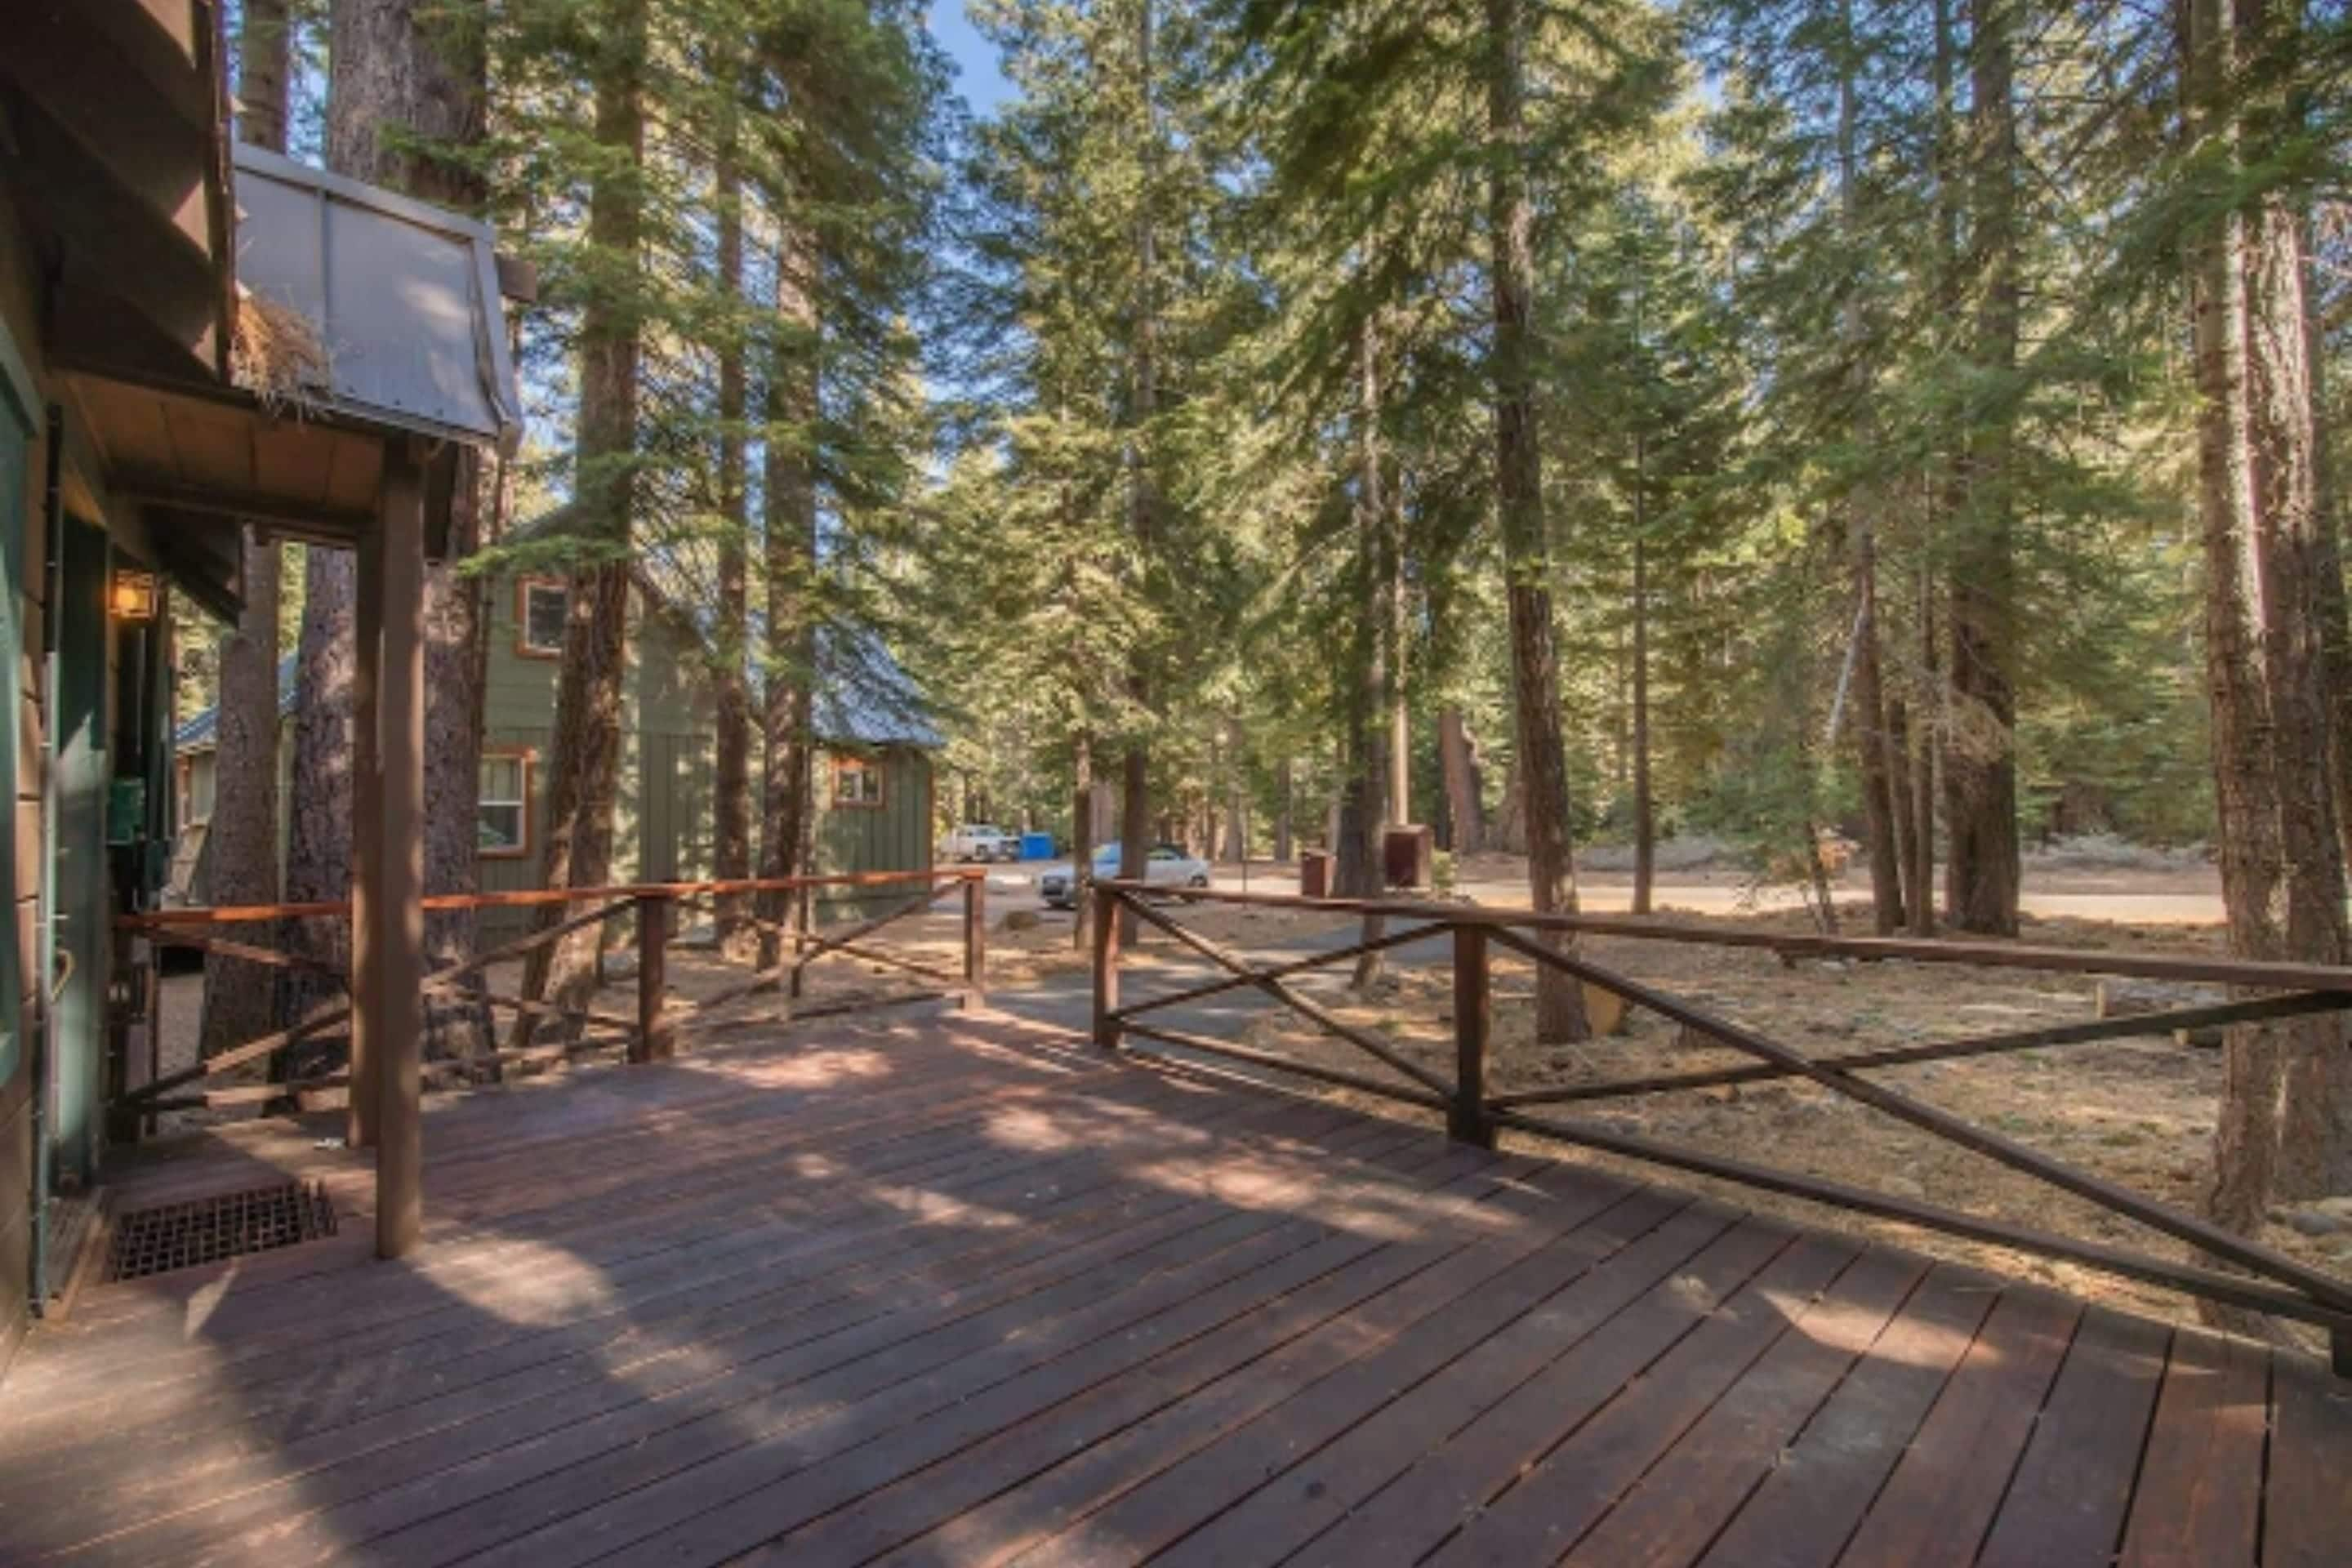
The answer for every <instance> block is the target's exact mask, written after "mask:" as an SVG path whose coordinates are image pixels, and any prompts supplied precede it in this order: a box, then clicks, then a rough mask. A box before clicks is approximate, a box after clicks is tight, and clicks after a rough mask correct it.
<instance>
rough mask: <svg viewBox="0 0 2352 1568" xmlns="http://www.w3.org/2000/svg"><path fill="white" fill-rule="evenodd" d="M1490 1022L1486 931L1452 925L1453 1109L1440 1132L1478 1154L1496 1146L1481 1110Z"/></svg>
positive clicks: (1489, 1122) (1487, 1117) (1491, 1008)
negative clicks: (1470, 1145) (1472, 1145)
mask: <svg viewBox="0 0 2352 1568" xmlns="http://www.w3.org/2000/svg"><path fill="white" fill-rule="evenodd" d="M1494 1022H1495V1019H1494V1005H1493V997H1492V992H1491V989H1490V987H1489V985H1488V984H1487V968H1486V927H1484V926H1481V925H1471V924H1467V923H1465V924H1461V925H1457V926H1455V927H1454V1104H1453V1106H1452V1107H1451V1108H1450V1109H1449V1110H1447V1111H1446V1114H1445V1131H1446V1135H1447V1136H1449V1137H1451V1138H1454V1139H1457V1140H1459V1141H1460V1142H1465V1143H1475V1144H1476V1145H1477V1146H1478V1147H1479V1148H1481V1149H1492V1148H1493V1147H1494V1146H1495V1121H1494V1118H1493V1117H1492V1116H1490V1115H1489V1114H1488V1113H1487V1110H1486V1043H1487V1041H1488V1039H1489V1037H1491V1036H1492V1035H1493V1032H1494Z"/></svg>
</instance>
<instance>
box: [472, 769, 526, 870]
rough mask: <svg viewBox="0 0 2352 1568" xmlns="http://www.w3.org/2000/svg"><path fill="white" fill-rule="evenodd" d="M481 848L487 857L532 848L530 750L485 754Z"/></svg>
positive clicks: (478, 835) (480, 828)
mask: <svg viewBox="0 0 2352 1568" xmlns="http://www.w3.org/2000/svg"><path fill="white" fill-rule="evenodd" d="M478 822H479V824H480V827H479V831H478V834H477V835H476V840H475V841H476V844H477V845H478V851H479V853H480V854H482V855H483V856H485V857H495V856H513V855H524V854H528V853H530V753H529V752H492V753H488V754H486V755H484V757H483V758H482V786H481V796H480V800H479V802H478Z"/></svg>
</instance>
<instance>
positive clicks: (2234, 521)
mask: <svg viewBox="0 0 2352 1568" xmlns="http://www.w3.org/2000/svg"><path fill="white" fill-rule="evenodd" d="M2184 46H2185V49H2186V58H2184V59H2183V61H2182V86H2183V89H2184V96H2185V98H2186V100H2187V107H2188V116H2187V124H2186V131H2187V133H2188V135H2189V139H2190V153H2191V154H2192V156H2198V157H2201V158H2203V159H2205V160H2207V161H2209V163H2210V164H2212V165H2215V166H2217V167H2218V166H2221V165H2222V164H2223V163H2225V161H2226V159H2227V153H2226V148H2227V147H2228V145H2229V144H2230V142H2232V141H2233V140H2234V128H2233V126H2232V124H2231V115H2230V110H2229V108H2228V103H2227V92H2228V87H2227V83H2228V79H2229V75H2230V72H2231V40H2230V37H2229V32H2228V29H2227V26H2226V23H2225V21H2224V16H2223V0H2189V3H2188V5H2187V15H2186V36H2185V38H2184ZM2217 177H2218V176H2217ZM2242 243H2243V237H2242V232H2241V228H2240V224H2239V220H2238V217H2237V216H2236V215H2235V214H2229V215H2226V216H2221V217H2219V218H2217V219H2216V220H2214V221H2213V222H2212V223H2210V225H2208V226H2206V227H2205V228H2204V229H2203V230H2202V231H2200V232H2199V233H2197V234H2195V235H2193V236H2192V237H2191V238H2190V240H2189V244H2188V246H2187V266H2188V274H2189V330H2190V337H2191V342H2192V344H2193V347H2194V355H2195V359H2194V373H2195V378H2196V384H2197V479H2198V510H2199V514H2200V521H2201V525H2202V534H2203V541H2204V553H2205V647H2206V654H2205V660H2206V671H2205V673H2206V683H2207V689H2208V692H2209V695H2210V699H2211V703H2212V723H2213V740H2212V746H2213V782H2214V797H2215V805H2216V806H2217V808H2218V816H2219V819H2220V827H2221V833H2220V841H2219V852H2218V855H2217V857H2216V858H2217V859H2218V862H2219V864H2220V868H2221V897H2222V901H2223V903H2224V905H2225V906H2226V908H2227V910H2228V913H2229V921H2230V944H2231V949H2232V950H2233V951H2235V952H2238V953H2240V954H2241V955H2243V956H2246V957H2252V958H2274V957H2278V956H2281V947H2282V942H2281V940H2280V939H2281V935H2282V933H2281V931H2280V930H2279V927H2278V923H2277V921H2276V919H2275V916H2274V913H2273V906H2272V898H2273V889H2274V883H2275V879H2276V877H2277V873H2278V868H2279V863H2280V858H2281V854H2282V850H2281V845H2280V841H2279V826H2278V820H2277V814H2276V802H2275V798H2274V795H2273V791H2274V789H2275V787H2276V781H2275V778H2274V776H2273V773H2272V772H2271V767H2270V738H2269V729H2270V711H2269V708H2270V704H2269V693H2268V691H2267V689H2265V682H2264V680H2263V647H2262V631H2261V626H2262V619H2261V617H2262V605H2261V601H2260V597H2259V595H2260V592H2261V588H2260V576H2259V572H2258V570H2257V568H2256V566H2255V563H2254V560H2253V555H2254V550H2255V542H2256V532H2255V525H2254V519H2253V509H2252V483H2251V474H2250V471H2249V466H2248V461H2247V458H2248V434H2249V432H2248V421H2247V409H2246V393H2245V369H2246V367H2245V342H2246V340H2245V333H2244V319H2245V303H2244V289H2243V274H2242V262H2241V260H2240V257H2239V250H2240V247H2241V246H2242ZM2280 1081H2281V1070H2280V1040H2279V1035H2278V1031H2277V1030H2276V1029H2274V1028H2272V1027H2269V1026H2263V1025H2248V1026H2240V1027H2237V1028H2233V1029H2231V1030H2230V1031H2229V1034H2228V1037H2227V1040H2226V1043H2225V1044H2224V1046H2223V1048H2222V1087H2221V1110H2220V1115H2219V1117H2218V1119H2217V1121H2216V1124H2215V1127H2214V1132H2213V1163H2214V1184H2213V1188H2212V1190H2211V1192H2210V1194H2208V1195H2207V1206H2208V1209H2209V1210H2210V1213H2211V1214H2212V1215H2213V1217H2214V1218H2216V1219H2217V1220H2219V1221H2221V1223H2222V1224H2224V1225H2227V1226H2231V1228H2232V1229H2236V1230H2242V1231H2248V1232H2252V1231H2253V1230H2255V1229H2256V1228H2258V1227H2259V1226H2261V1224H2262V1221H2263V1211H2264V1209H2265V1207H2266V1206H2267V1205H2268V1204H2269V1201H2270V1196H2271V1192H2272V1188H2273V1173H2274V1170H2275V1165H2276V1160H2277V1151H2278V1133H2279V1108H2278V1095H2279V1086H2280Z"/></svg>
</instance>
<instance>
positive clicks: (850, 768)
mask: <svg viewBox="0 0 2352 1568" xmlns="http://www.w3.org/2000/svg"><path fill="white" fill-rule="evenodd" d="M833 804H834V805H857V806H878V805H881V804H882V764H881V763H876V762H870V761H868V760H867V759H866V758H864V757H835V759H834V763H833Z"/></svg>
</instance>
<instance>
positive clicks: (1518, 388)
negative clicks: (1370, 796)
mask: <svg viewBox="0 0 2352 1568" xmlns="http://www.w3.org/2000/svg"><path fill="white" fill-rule="evenodd" d="M1526 22H1527V18H1526V9H1525V0H1486V31H1487V37H1486V47H1487V64H1486V133H1487V137H1488V140H1489V142H1491V144H1492V153H1493V158H1492V161H1491V167H1492V174H1491V176H1490V178H1491V181H1492V185H1491V188H1490V190H1489V193H1488V224H1489V228H1490V235H1489V238H1490V241H1491V244H1492V247H1493V252H1494V254H1493V258H1492V272H1493V282H1492V286H1493V289H1494V313H1495V336H1494V342H1493V344H1492V345H1491V347H1490V349H1489V351H1488V352H1489V353H1490V355H1491V358H1492V361H1493V365H1494V397H1495V505H1496V515H1497V517H1498V518H1499V520H1500V521H1501V531H1502V540H1503V565H1504V571H1505V572H1506V574H1507V577H1508V586H1507V592H1508V600H1509V609H1510V633H1511V695H1512V710H1513V716H1514V718H1515V719H1516V721H1517V731H1518V734H1517V740H1518V756H1517V764H1518V771H1519V777H1520V782H1521V784H1522V786H1523V788H1524V791H1525V796H1524V799H1525V804H1526V811H1527V835H1528V894H1529V897H1530V900H1531V901H1532V902H1533V904H1534V907H1535V908H1536V909H1537V910H1540V911H1543V912H1545V913H1552V912H1556V911H1563V912H1565V911H1573V910H1575V908H1576V866H1575V860H1574V858H1573V852H1572V850H1571V849H1570V844H1569V837H1568V752H1567V747H1566V745H1565V743H1564V742H1562V740H1561V737H1560V721H1559V653H1558V650H1557V648H1556V647H1555V645H1554V641H1553V638H1554V632H1553V627H1552V610H1551V554H1550V544H1549V540H1548V538H1547V537H1546V534H1545V528H1544V497H1543V455H1542V451H1541V448H1540V447H1538V445H1537V441H1538V428H1539V423H1538V418H1537V408H1536V376H1535V363H1534V348H1535V345H1534V341H1533V340H1534V326H1533V315H1534V288H1535V250H1534V234H1533V226H1534V221H1535V217H1534V206H1533V203H1532V202H1531V201H1530V199H1529V197H1528V173H1527V167H1526V158H1527V126H1526V113H1525V99H1526V92H1527V84H1526V68H1525V64H1524V59H1523V55H1524V51H1525V47H1526V38H1525V37H1524V35H1525V31H1526ZM1550 940H1551V941H1552V942H1554V944H1555V945H1559V946H1563V947H1572V946H1573V945H1574V944H1573V943H1572V942H1570V941H1569V940H1568V939H1567V938H1566V937H1564V936H1559V935H1554V936H1553V937H1552V938H1551V939H1550ZM1587 1033H1588V1030H1587V1028H1586V1025H1585V1018H1584V997H1583V994H1582V992H1581V990H1580V988H1579V987H1578V985H1577V984H1576V982H1575V981H1574V980H1573V979H1572V978H1571V977H1570V976H1569V975H1567V974H1564V973H1560V972H1559V971H1557V970H1554V969H1551V968H1549V967H1546V968H1544V969H1543V970H1542V971H1541V972H1540V973H1538V977H1537V982H1536V1038H1537V1039H1538V1041H1545V1042H1549V1041H1559V1040H1580V1039H1582V1038H1584V1037H1585V1036H1586V1034H1587Z"/></svg>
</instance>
